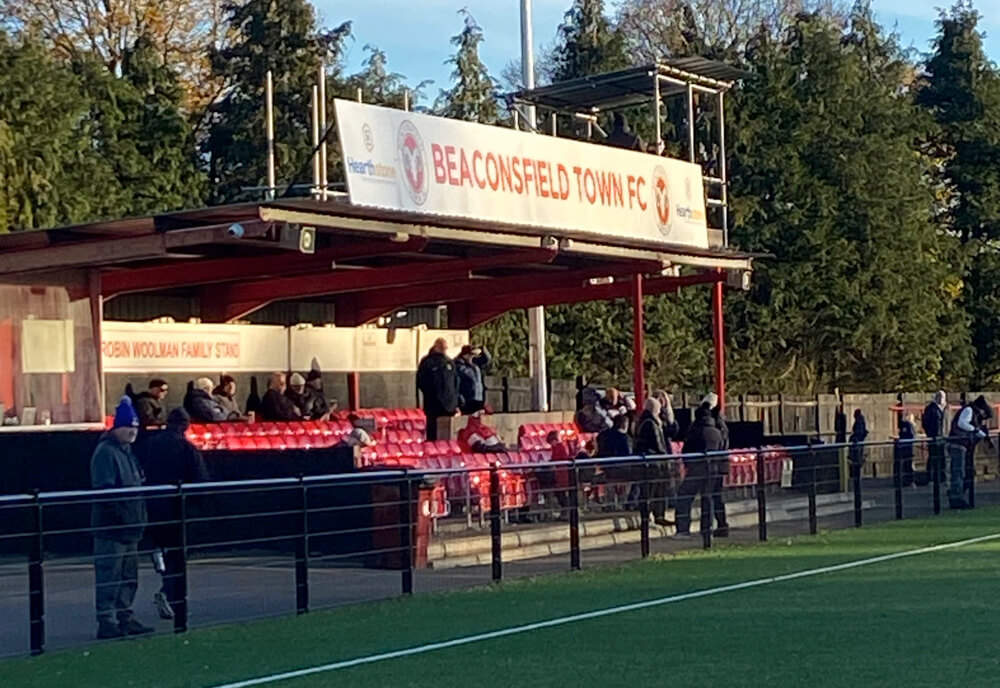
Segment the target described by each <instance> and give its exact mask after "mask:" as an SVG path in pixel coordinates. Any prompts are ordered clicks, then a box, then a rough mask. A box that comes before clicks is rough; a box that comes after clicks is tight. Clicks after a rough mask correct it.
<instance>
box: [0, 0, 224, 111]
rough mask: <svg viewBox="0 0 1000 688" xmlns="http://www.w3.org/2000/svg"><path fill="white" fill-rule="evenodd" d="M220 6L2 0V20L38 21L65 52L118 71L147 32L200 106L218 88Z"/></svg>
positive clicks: (207, 2) (147, 0) (202, 1)
mask: <svg viewBox="0 0 1000 688" xmlns="http://www.w3.org/2000/svg"><path fill="white" fill-rule="evenodd" d="M217 6H218V2H217V0H102V2H81V1H80V0H0V25H6V26H7V27H8V28H10V29H14V30H22V29H25V28H27V27H33V28H34V29H36V30H37V31H38V32H39V33H40V36H41V37H42V38H43V39H44V40H45V41H46V42H47V43H48V44H49V45H51V46H52V47H53V48H54V49H55V50H56V52H57V54H58V55H59V56H61V57H63V58H65V59H69V60H76V61H79V60H80V59H82V58H83V57H85V56H86V58H87V59H96V60H99V61H100V62H101V63H102V64H104V65H105V66H106V67H107V69H108V70H109V71H110V72H111V73H112V74H115V75H120V74H121V70H122V66H123V64H124V61H125V57H126V53H127V52H128V51H129V50H130V49H131V48H132V46H133V45H135V43H136V41H138V40H139V39H140V38H145V39H146V40H149V41H150V42H151V44H152V47H153V49H154V50H155V52H157V53H158V54H159V56H160V58H161V59H162V60H163V62H164V63H166V64H169V65H171V66H172V67H173V68H174V69H175V70H177V73H178V75H179V78H180V82H181V84H182V85H183V87H184V90H185V105H186V106H187V107H188V108H189V109H197V108H199V107H200V106H203V105H204V104H205V103H206V100H207V99H208V98H209V97H210V94H211V93H212V92H213V90H214V89H213V85H212V84H211V82H210V80H209V78H208V77H209V72H210V69H209V64H208V60H207V59H206V58H207V55H208V52H209V49H210V48H211V46H212V45H213V43H214V42H217V41H219V40H221V38H222V36H221V32H220V30H219V23H220V17H219V13H218V11H217Z"/></svg>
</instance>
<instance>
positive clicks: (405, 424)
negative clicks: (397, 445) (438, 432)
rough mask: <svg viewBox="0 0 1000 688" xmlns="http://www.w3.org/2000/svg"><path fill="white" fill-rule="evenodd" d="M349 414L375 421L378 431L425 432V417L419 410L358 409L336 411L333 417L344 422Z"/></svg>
mask: <svg viewBox="0 0 1000 688" xmlns="http://www.w3.org/2000/svg"><path fill="white" fill-rule="evenodd" d="M351 414H354V415H356V416H358V417H359V418H371V419H373V420H374V421H375V427H376V429H378V430H382V429H385V430H406V431H411V432H419V433H425V432H426V431H427V417H426V416H425V415H424V412H423V411H422V410H421V409H416V408H414V409H385V408H375V409H358V410H356V411H346V410H345V411H338V412H336V413H335V414H334V415H333V417H334V418H336V419H337V420H343V421H346V420H347V419H348V418H349V417H350V416H351Z"/></svg>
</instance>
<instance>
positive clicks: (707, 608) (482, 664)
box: [0, 509, 1000, 688]
mask: <svg viewBox="0 0 1000 688" xmlns="http://www.w3.org/2000/svg"><path fill="white" fill-rule="evenodd" d="M996 532H1000V510H997V509H980V510H977V511H975V512H971V513H965V514H947V515H944V516H941V517H938V518H934V519H927V520H911V521H903V522H899V523H893V524H888V525H884V526H876V527H866V528H864V529H861V530H852V531H841V532H834V533H826V534H821V535H820V536H817V537H803V538H798V539H796V540H794V541H784V540H783V541H781V542H772V543H768V544H766V545H754V546H746V547H720V548H717V549H715V550H713V551H712V552H709V553H701V552H692V553H688V554H683V555H680V556H677V557H674V558H671V559H669V560H657V561H647V562H637V563H635V564H631V565H628V566H623V567H619V568H605V569H595V570H591V571H585V572H582V573H577V574H567V575H561V576H549V577H544V578H539V579H536V580H532V581H522V582H511V583H505V584H503V585H501V586H497V587H492V588H487V589H477V590H473V591H466V592H456V593H447V594H439V595H424V596H420V595H418V596H416V597H414V598H412V599H407V600H397V601H391V602H384V603H377V604H370V605H363V606H355V607H350V608H344V609H340V610H336V611H332V612H323V613H313V614H309V615H306V616H303V617H298V618H286V619H280V620H275V621H265V622H258V623H254V624H246V625H238V626H227V627H217V628H212V629H205V630H200V631H192V632H190V633H188V634H186V635H182V636H162V637H154V638H147V639H142V640H138V641H127V642H116V643H109V644H106V645H101V646H94V647H91V648H89V649H88V650H86V651H81V650H77V651H67V652H61V653H52V654H48V655H45V656H43V657H40V658H36V659H18V660H10V661H7V662H3V663H0V685H2V686H5V687H6V686H45V687H46V688H56V687H58V686H73V687H74V688H84V687H86V686H102V687H103V686H109V685H136V686H140V685H141V686H168V687H169V686H211V685H217V684H220V683H225V682H227V681H233V680H238V679H245V678H252V677H255V676H261V675H267V674H272V673H276V672H282V671H288V670H294V669H299V668H303V667H309V666H314V665H317V664H324V663H328V662H331V661H337V660H340V659H349V658H353V657H359V656H363V655H368V654H373V653H379V652H385V651H390V650H395V649H400V648H405V647H411V646H415V645H420V644H424V643H427V642H433V641H437V640H446V639H450V638H456V637H460V636H464V635H469V634H474V633H480V632H483V631H488V630H493V629H499V628H504V627H508V626H512V625H517V624H522V623H527V622H532V621H539V620H544V619H549V618H554V617H560V616H565V615H567V614H573V613H576V612H581V611H590V610H594V609H600V608H605V607H611V606H615V605H619V604H622V603H627V602H635V601H640V600H648V599H654V598H658V597H663V596H665V595H670V594H674V593H682V592H688V591H692V590H697V589H702V588H710V587H713V586H718V585H721V584H726V583H733V582H739V581H745V580H749V579H755V578H762V577H769V576H774V575H778V574H781V573H788V572H792V571H799V570H805V569H810V568H815V567H818V566H824V565H828V564H835V563H840V562H845V561H851V560H856V559H863V558H867V557H871V556H877V555H880V554H886V553H891V552H897V551H903V550H909V549H915V548H919V547H924V546H927V545H932V544H939V543H944V542H953V541H958V540H964V539H967V538H971V537H977V536H981V535H986V534H991V533H996ZM998 584H1000V541H990V542H987V543H980V544H976V545H971V546H967V547H963V548H960V549H953V550H948V551H943V552H937V553H931V554H925V555H920V556H916V557H910V558H906V559H900V560H895V561H891V562H886V563H881V564H875V565H871V566H866V567H861V568H856V569H851V570H847V571H841V572H836V573H829V574H823V575H821V576H816V577H810V578H803V579H799V580H794V581H786V582H780V583H775V584H772V585H767V586H763V587H758V588H753V589H749V590H743V591H738V592H731V593H724V594H720V595H716V596H712V597H706V598H701V599H693V600H688V601H684V602H679V603H676V604H669V605H665V606H661V607H655V608H651V609H645V610H640V611H634V612H629V613H625V614H620V615H614V616H608V617H604V618H600V619H592V620H588V621H583V622H580V623H575V624H572V625H566V626H561V627H556V628H551V629H544V630H539V631H533V632H529V633H525V634H522V635H517V636H510V637H506V638H501V639H496V640H489V641H485V642H481V643H477V644H472V645H466V646H463V647H458V648H451V649H447V650H440V651H435V652H431V653H428V654H424V655H419V656H413V657H408V658H401V659H393V660H388V661H385V662H381V663H378V664H372V665H367V666H363V667H356V668H351V669H346V670H341V671H337V672H335V673H332V674H321V675H316V676H312V677H306V678H301V679H296V680H292V681H288V682H285V683H282V684H274V685H282V686H292V687H294V688H306V687H311V686H317V687H318V686H333V685H336V686H363V687H367V686H372V687H374V686H436V687H442V688H443V687H450V686H476V688H489V687H492V686H497V687H498V688H499V687H501V686H503V687H505V688H506V687H507V686H518V687H519V688H520V687H526V688H532V687H540V686H563V685H600V686H628V687H629V688H634V686H636V685H640V684H645V685H657V686H658V685H668V684H669V685H674V684H676V685H680V686H686V687H691V686H713V687H718V686H769V687H775V688H784V687H786V686H787V687H792V686H795V687H798V686H807V687H809V688H825V687H828V686H829V687H834V686H837V687H839V686H843V687H844V688H848V687H850V688H856V687H858V686H935V687H938V686H956V685H961V686H963V687H964V688H971V687H974V686H984V687H985V686H991V687H992V686H996V685H998V684H1000V659H998V657H997V653H996V647H997V639H996V636H997V632H996V631H997V628H998V627H997V622H996V619H997V617H998V613H1000V601H998V599H997V594H996V593H997V589H998Z"/></svg>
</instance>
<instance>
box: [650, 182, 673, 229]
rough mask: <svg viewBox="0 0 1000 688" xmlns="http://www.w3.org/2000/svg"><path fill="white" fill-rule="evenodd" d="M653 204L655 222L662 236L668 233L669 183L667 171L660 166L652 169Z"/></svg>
mask: <svg viewBox="0 0 1000 688" xmlns="http://www.w3.org/2000/svg"><path fill="white" fill-rule="evenodd" d="M653 204H654V206H655V207H656V224H658V225H659V227H660V232H662V233H663V235H664V236H666V235H667V234H669V233H670V185H669V184H668V183H667V172H666V170H664V169H663V168H662V167H657V168H656V169H655V170H653Z"/></svg>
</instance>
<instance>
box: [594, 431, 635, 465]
mask: <svg viewBox="0 0 1000 688" xmlns="http://www.w3.org/2000/svg"><path fill="white" fill-rule="evenodd" d="M633 454H635V451H634V450H633V449H632V437H631V436H629V434H628V433H627V432H622V431H621V430H616V429H614V428H608V429H607V430H603V431H602V432H601V433H600V434H598V435H597V456H598V457H600V458H612V457H615V456H632V455H633Z"/></svg>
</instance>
